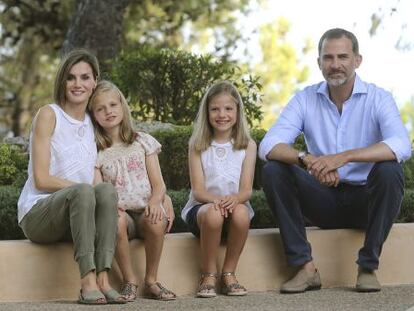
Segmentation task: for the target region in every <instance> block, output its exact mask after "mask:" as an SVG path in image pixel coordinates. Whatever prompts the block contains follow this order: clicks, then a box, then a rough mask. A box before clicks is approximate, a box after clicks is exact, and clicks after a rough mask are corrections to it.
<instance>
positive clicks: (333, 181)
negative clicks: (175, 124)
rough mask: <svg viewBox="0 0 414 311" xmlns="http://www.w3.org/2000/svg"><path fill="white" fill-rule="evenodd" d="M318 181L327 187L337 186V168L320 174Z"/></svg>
mask: <svg viewBox="0 0 414 311" xmlns="http://www.w3.org/2000/svg"><path fill="white" fill-rule="evenodd" d="M318 181H319V182H320V183H321V184H322V185H325V186H327V187H336V186H338V184H339V173H338V171H337V170H334V171H332V172H328V173H326V174H325V175H319V179H318Z"/></svg>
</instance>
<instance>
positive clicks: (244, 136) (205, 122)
mask: <svg viewBox="0 0 414 311" xmlns="http://www.w3.org/2000/svg"><path fill="white" fill-rule="evenodd" d="M223 93H226V94H229V95H230V96H231V97H232V98H233V99H234V102H235V103H236V106H237V119H236V124H235V125H234V126H233V129H232V133H231V138H232V139H233V148H234V149H236V150H240V149H246V148H247V145H248V144H249V140H250V133H249V129H248V126H247V121H246V117H245V115H244V105H243V101H242V98H241V96H240V94H239V92H238V91H237V88H236V87H235V86H234V85H233V84H232V83H231V82H229V81H220V82H217V83H215V84H213V85H212V86H211V87H210V88H209V89H208V90H207V92H206V94H204V96H203V99H202V100H201V102H200V108H199V109H198V113H197V118H196V122H195V124H194V130H193V134H192V135H191V138H190V143H189V145H190V148H192V149H194V150H196V151H198V152H201V151H204V150H206V149H207V148H208V147H209V146H210V145H211V142H212V140H213V134H214V131H213V128H212V126H211V124H210V122H209V119H208V108H209V104H210V102H211V100H212V99H213V98H214V97H215V96H217V95H220V94H223Z"/></svg>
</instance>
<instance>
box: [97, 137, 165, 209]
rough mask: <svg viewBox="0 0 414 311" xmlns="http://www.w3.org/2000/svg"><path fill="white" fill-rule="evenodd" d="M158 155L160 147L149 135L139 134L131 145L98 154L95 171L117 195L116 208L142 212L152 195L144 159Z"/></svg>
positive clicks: (116, 146)
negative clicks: (99, 171)
mask: <svg viewBox="0 0 414 311" xmlns="http://www.w3.org/2000/svg"><path fill="white" fill-rule="evenodd" d="M159 152H161V144H160V143H159V142H158V141H157V140H156V139H155V138H154V137H152V136H151V135H149V134H146V133H143V132H138V133H137V138H136V140H135V141H134V142H133V143H132V144H131V145H126V144H116V145H113V146H111V147H110V148H107V149H105V150H102V151H100V152H99V153H98V159H97V165H96V167H97V168H98V169H100V170H101V173H102V177H103V180H104V181H105V182H110V183H112V184H113V185H114V187H115V189H116V190H117V192H118V197H119V201H118V208H120V209H122V210H134V211H139V210H144V209H145V207H146V206H147V205H148V201H149V199H150V197H151V194H152V187H151V183H150V180H149V177H148V172H147V167H146V162H145V158H146V156H148V155H150V154H153V153H157V154H158V153H159Z"/></svg>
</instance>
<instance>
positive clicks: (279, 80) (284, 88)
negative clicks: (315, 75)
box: [254, 18, 311, 128]
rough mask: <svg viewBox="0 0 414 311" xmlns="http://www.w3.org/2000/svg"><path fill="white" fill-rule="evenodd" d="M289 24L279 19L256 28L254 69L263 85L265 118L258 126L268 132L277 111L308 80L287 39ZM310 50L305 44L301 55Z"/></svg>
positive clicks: (306, 43) (306, 67) (305, 69)
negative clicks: (258, 57)
mask: <svg viewBox="0 0 414 311" xmlns="http://www.w3.org/2000/svg"><path fill="white" fill-rule="evenodd" d="M289 29H290V24H289V22H288V21H287V20H286V19H284V18H280V19H278V20H277V21H275V22H271V23H268V24H264V25H262V26H261V27H260V47H261V51H262V59H261V61H260V62H259V64H257V65H256V66H255V68H254V71H255V72H256V74H258V75H259V76H260V77H261V81H262V85H263V93H264V94H265V96H264V97H263V106H264V112H265V118H264V120H263V122H262V126H263V127H264V128H268V127H269V126H270V125H271V124H273V122H274V121H275V119H276V118H277V116H278V113H279V111H280V108H281V107H283V106H284V105H286V103H287V101H288V99H289V98H290V97H291V96H292V94H293V92H294V91H295V90H296V89H297V87H298V84H299V83H303V82H304V81H306V79H307V78H308V76H309V68H308V66H302V65H301V64H300V61H299V56H298V55H297V54H296V52H295V49H294V47H293V46H292V44H291V43H290V42H289V41H288V39H287V34H288V33H289ZM310 48H311V43H310V41H309V40H308V41H306V42H305V45H304V47H303V49H302V54H306V53H307V52H308V51H309V50H310Z"/></svg>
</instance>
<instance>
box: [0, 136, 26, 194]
mask: <svg viewBox="0 0 414 311" xmlns="http://www.w3.org/2000/svg"><path fill="white" fill-rule="evenodd" d="M27 164H28V157H27V155H26V154H25V153H22V152H21V150H20V148H19V147H18V146H15V145H9V144H0V185H13V186H15V187H22V186H23V185H24V183H25V181H26V179H27Z"/></svg>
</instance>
